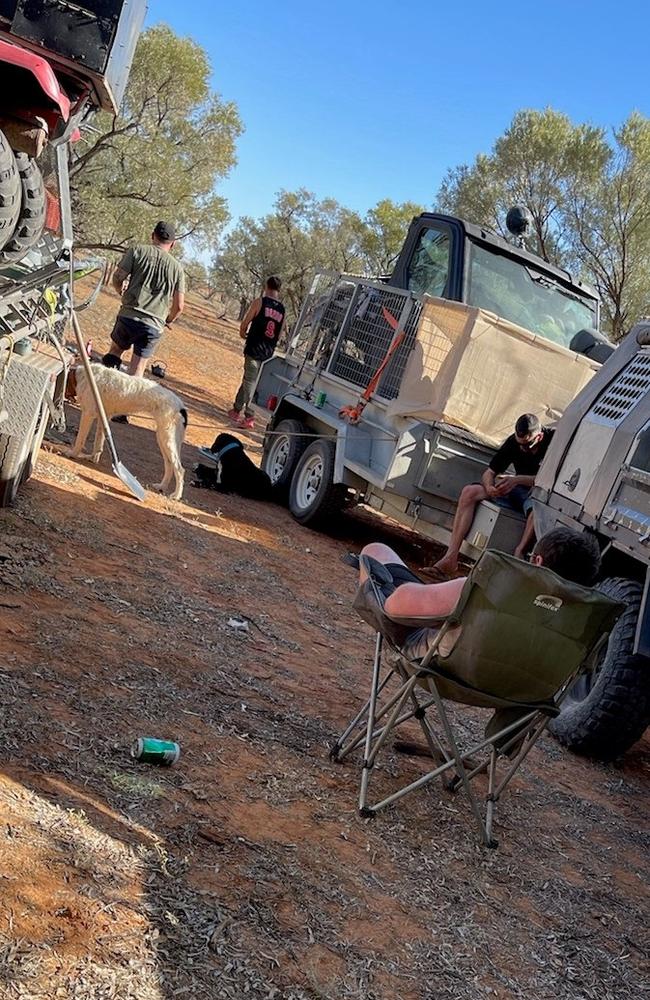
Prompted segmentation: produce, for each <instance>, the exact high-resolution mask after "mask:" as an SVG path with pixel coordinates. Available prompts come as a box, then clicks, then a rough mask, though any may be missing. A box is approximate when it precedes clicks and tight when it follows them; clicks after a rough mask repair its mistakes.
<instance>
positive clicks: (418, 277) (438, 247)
mask: <svg viewBox="0 0 650 1000" xmlns="http://www.w3.org/2000/svg"><path fill="white" fill-rule="evenodd" d="M449 247H450V238H449V233H448V232H447V230H445V229H423V230H422V232H421V233H420V237H419V239H418V241H417V244H416V246H415V250H414V251H413V256H412V258H411V262H410V264H409V268H408V272H407V286H406V287H407V288H408V290H409V291H410V292H415V294H416V295H424V294H425V293H426V294H427V295H438V296H442V297H444V295H445V290H446V287H447V278H448V276H449Z"/></svg>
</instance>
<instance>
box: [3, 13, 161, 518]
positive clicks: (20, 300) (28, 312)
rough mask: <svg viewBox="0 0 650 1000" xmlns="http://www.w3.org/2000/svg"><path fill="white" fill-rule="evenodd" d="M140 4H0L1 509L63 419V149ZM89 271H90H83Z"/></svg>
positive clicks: (110, 102)
mask: <svg viewBox="0 0 650 1000" xmlns="http://www.w3.org/2000/svg"><path fill="white" fill-rule="evenodd" d="M145 10H146V5H145V2H144V0H79V2H75V3H69V2H68V0H0V94H1V96H0V506H6V505H7V504H8V503H11V501H12V500H13V498H14V496H15V495H16V492H17V490H18V488H19V486H20V484H21V483H22V482H24V481H25V479H27V478H28V476H29V475H30V472H31V469H32V466H33V464H34V461H35V458H36V455H37V453H38V450H39V448H40V444H41V441H42V438H43V434H44V432H45V429H46V426H47V423H48V421H49V419H50V416H53V417H54V418H55V419H56V420H57V422H58V424H59V426H60V427H62V426H63V425H64V417H63V393H64V385H65V377H66V372H67V359H68V355H67V354H66V352H64V351H63V349H62V346H61V339H62V338H61V335H62V333H63V331H64V329H65V326H66V324H67V322H68V319H69V316H70V309H71V289H72V279H73V277H74V274H75V270H76V269H75V267H74V265H73V262H72V224H71V212H70V187H69V180H68V157H69V145H70V143H71V142H72V141H74V140H75V139H76V138H78V135H79V126H80V125H81V124H82V123H83V122H84V121H85V119H86V117H87V116H88V115H89V114H90V113H92V111H93V110H96V109H99V108H102V109H104V110H107V111H112V112H115V111H117V108H118V106H119V103H120V101H121V99H122V96H123V93H124V88H125V86H126V82H127V79H128V73H129V69H130V65H131V60H132V58H133V53H134V50H135V45H136V42H137V38H138V35H139V33H140V29H141V26H142V22H143V19H144V15H145ZM83 270H84V271H86V272H87V270H88V268H83Z"/></svg>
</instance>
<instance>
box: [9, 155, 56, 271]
mask: <svg viewBox="0 0 650 1000" xmlns="http://www.w3.org/2000/svg"><path fill="white" fill-rule="evenodd" d="M15 157H16V164H17V166H18V175H19V177H20V186H21V202H20V212H19V214H18V221H17V222H16V226H15V228H14V231H13V235H12V237H11V239H10V240H9V241H8V242H7V243H6V244H5V245H4V247H3V248H2V250H0V264H13V263H15V262H16V261H19V260H20V258H21V257H24V256H25V254H26V253H27V251H28V250H31V248H32V247H33V246H34V245H35V244H36V243H38V241H39V240H40V238H41V234H42V232H43V227H44V226H45V212H46V200H45V185H44V183H43V175H42V174H41V171H40V169H39V166H38V164H37V163H36V160H34V159H32V157H31V156H28V155H27V153H16V154H15Z"/></svg>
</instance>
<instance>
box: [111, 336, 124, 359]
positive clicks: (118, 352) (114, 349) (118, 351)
mask: <svg viewBox="0 0 650 1000" xmlns="http://www.w3.org/2000/svg"><path fill="white" fill-rule="evenodd" d="M125 350H126V348H125V347H120V345H119V344H116V343H115V341H114V340H111V349H110V351H109V354H114V355H115V357H116V358H120V360H121V358H122V355H123V354H124V352H125Z"/></svg>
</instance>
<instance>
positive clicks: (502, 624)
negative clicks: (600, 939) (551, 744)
mask: <svg viewBox="0 0 650 1000" xmlns="http://www.w3.org/2000/svg"><path fill="white" fill-rule="evenodd" d="M361 564H362V565H363V567H364V569H365V570H366V572H367V574H368V579H367V580H366V581H365V582H364V583H363V584H361V585H360V587H359V589H358V591H357V595H356V597H355V601H354V606H355V608H356V609H357V611H358V612H359V613H360V615H361V617H362V618H364V620H365V621H367V622H369V623H370V624H371V625H372V626H373V627H374V628H375V629H376V630H377V637H376V643H375V658H374V665H373V675H372V685H371V691H370V698H369V700H368V702H367V703H366V705H365V706H364V707H363V708H362V709H361V711H360V712H359V713H358V714H357V715H356V716H355V718H354V719H353V720H352V722H351V723H350V724H349V726H348V727H347V729H346V730H345V732H344V733H343V734H342V735H341V736H340V738H339V739H338V741H337V743H336V745H335V746H334V747H332V749H331V751H330V756H331V757H332V759H334V760H339V761H340V760H343V759H344V758H345V757H347V756H348V755H349V754H350V753H351V752H352V751H353V750H354V749H356V748H357V747H359V746H360V745H361V744H364V753H363V765H362V771H361V792H360V796H359V810H360V812H361V814H362V815H364V816H372V815H374V814H375V813H377V812H378V811H379V810H380V809H383V808H384V807H385V806H388V805H391V804H392V803H394V802H397V801H398V799H401V798H403V797H404V796H405V795H408V794H409V793H410V792H414V791H416V790H417V789H419V788H422V787H423V786H424V785H426V784H428V783H429V782H430V781H433V780H434V779H435V778H437V777H440V778H441V779H442V781H443V784H445V787H446V788H447V789H449V790H451V791H456V790H457V789H459V788H463V789H464V790H465V792H466V793H467V796H468V798H469V803H470V807H471V810H472V812H473V815H474V817H475V819H476V822H477V824H478V827H479V830H480V833H481V839H482V841H483V843H484V844H485V845H487V846H490V847H494V846H496V841H495V840H494V839H493V837H492V825H493V820H494V810H495V805H496V803H497V801H498V800H499V798H500V797H501V794H502V793H503V791H504V790H505V788H506V786H507V785H508V784H509V782H510V781H511V779H512V778H513V776H514V774H515V773H516V771H517V769H518V768H519V767H520V765H521V764H522V762H523V761H524V759H525V758H526V756H527V755H528V753H529V752H530V750H531V749H532V747H533V746H534V745H535V743H536V742H537V740H538V739H539V737H540V736H541V735H542V733H543V731H544V729H545V728H546V726H547V725H548V722H549V721H550V719H552V718H553V717H554V716H555V715H557V714H558V711H559V705H560V703H561V701H562V699H563V697H564V696H565V694H566V693H567V691H568V690H569V688H570V687H571V684H572V683H573V681H574V680H575V678H576V676H577V675H578V674H579V673H581V672H583V671H588V670H591V669H592V668H593V666H594V664H595V662H596V660H597V656H598V653H599V651H600V650H601V648H602V646H603V644H604V643H605V642H606V641H607V637H608V635H609V632H610V631H611V629H612V627H613V625H614V623H615V621H616V619H617V618H618V616H619V615H620V613H621V612H622V610H623V607H622V605H619V604H616V603H615V602H613V601H611V600H610V599H609V598H608V597H605V596H604V595H603V594H600V593H599V592H598V591H596V590H590V589H587V588H586V587H581V586H578V585H577V584H574V583H569V582H568V581H566V580H564V579H562V578H561V577H559V576H557V575H556V574H555V573H553V572H551V570H548V569H546V568H544V567H540V566H532V565H530V564H529V563H526V562H522V561H521V560H520V559H515V558H514V557H513V556H508V555H504V554H503V553H501V552H490V551H488V552H485V553H484V554H483V555H482V556H481V558H480V559H479V561H478V562H477V563H476V565H475V566H474V568H473V570H472V572H471V574H470V576H469V577H468V579H467V581H466V583H465V586H464V588H463V590H462V593H461V596H460V599H459V602H458V605H457V607H456V608H455V610H454V611H453V613H452V614H451V615H449V616H448V617H447V618H445V619H443V620H440V619H438V620H432V619H423V618H418V617H416V618H408V619H405V618H400V619H396V618H394V617H389V616H388V615H386V613H385V611H384V603H385V601H386V598H387V597H388V595H389V594H390V593H391V592H392V591H393V590H394V589H395V587H394V584H393V582H392V577H391V576H390V573H389V572H388V570H387V569H386V568H385V567H384V566H383V565H382V564H381V563H379V562H377V561H376V560H374V559H370V558H368V557H366V556H362V557H361ZM423 626H425V627H431V628H434V629H437V631H436V632H435V634H434V633H432V641H431V645H430V647H429V648H428V651H427V653H426V655H425V656H424V657H423V658H422V659H421V660H419V661H413V660H410V659H408V658H407V657H406V656H405V655H404V653H403V651H402V646H403V645H404V642H405V640H406V638H407V636H408V635H410V634H411V633H412V632H413V630H414V629H416V628H422V627H423ZM385 646H387V647H388V656H384V660H386V661H388V662H387V663H386V664H385V669H384V676H383V677H382V653H383V651H384V647H385ZM395 684H396V687H395ZM391 685H392V687H391ZM391 690H392V694H390V695H389V696H388V692H389V691H391ZM445 701H452V702H457V703H460V704H462V705H472V706H477V707H479V708H485V709H490V710H491V712H492V714H491V717H490V719H489V721H488V724H487V726H486V729H485V735H484V737H483V739H480V740H479V741H478V742H475V743H474V745H472V746H470V747H468V748H467V749H463V750H461V749H460V747H459V744H458V740H457V737H456V735H455V734H454V731H453V725H452V722H453V719H452V718H450V715H449V713H448V711H447V709H446V707H445ZM429 709H431V710H435V712H436V713H437V716H438V719H439V723H440V728H441V731H442V737H443V738H439V736H438V735H437V733H436V730H434V728H433V726H432V725H431V722H430V719H429V715H428V714H427V713H428V710H429ZM411 719H414V720H416V721H417V723H418V724H419V726H420V727H421V729H422V732H423V734H424V737H425V740H426V743H427V748H428V753H430V754H431V756H432V757H433V758H434V760H436V761H438V762H439V763H438V766H436V767H435V768H434V769H433V770H431V771H429V772H428V773H426V774H423V775H422V776H421V777H420V778H418V779H417V780H415V781H411V782H409V783H408V784H407V785H405V786H404V787H402V788H400V789H398V790H397V791H395V792H393V793H392V794H390V795H387V796H386V797H385V798H383V799H381V800H380V801H378V802H376V803H375V804H374V805H369V804H368V791H369V785H370V780H371V776H372V773H373V769H374V767H375V764H376V761H377V757H378V754H379V752H380V750H381V749H382V748H383V747H384V746H385V745H386V743H387V741H388V740H389V739H390V738H391V736H393V735H394V733H395V730H396V728H397V727H398V726H400V725H402V724H403V723H405V722H408V721H409V720H411ZM477 754H480V755H481V759H480V760H476V759H475V757H476V755H477ZM503 761H505V767H504V768H501V766H500V765H501V762H503ZM498 771H499V772H502V773H498ZM486 772H487V792H486V793H485V795H484V803H485V805H484V809H481V807H480V805H479V802H480V797H479V796H477V794H475V792H474V791H473V788H476V787H477V786H476V785H475V784H473V782H474V779H475V778H477V776H478V775H480V774H484V773H486Z"/></svg>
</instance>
